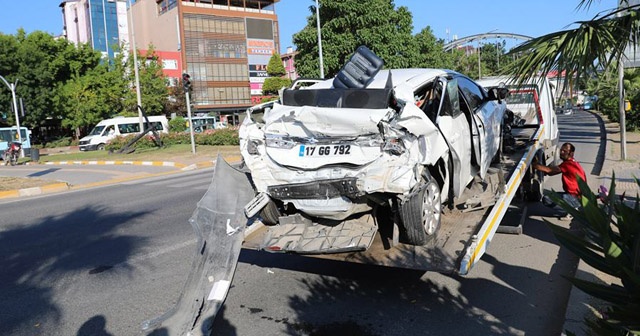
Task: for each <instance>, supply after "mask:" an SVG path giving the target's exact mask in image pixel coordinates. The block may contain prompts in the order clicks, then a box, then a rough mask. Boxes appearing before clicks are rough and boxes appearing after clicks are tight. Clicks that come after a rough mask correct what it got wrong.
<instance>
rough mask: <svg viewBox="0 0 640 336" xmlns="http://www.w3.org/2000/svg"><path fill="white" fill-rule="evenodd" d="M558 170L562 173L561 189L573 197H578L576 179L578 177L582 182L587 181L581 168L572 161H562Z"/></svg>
mask: <svg viewBox="0 0 640 336" xmlns="http://www.w3.org/2000/svg"><path fill="white" fill-rule="evenodd" d="M558 168H560V171H561V172H562V189H564V191H565V192H566V193H568V194H571V195H573V196H580V188H579V187H578V178H577V177H576V176H580V178H582V180H583V181H585V182H586V181H587V175H585V173H584V170H583V169H582V166H580V164H579V163H578V161H576V160H574V159H568V160H566V161H563V162H562V163H561V164H560V165H559V166H558Z"/></svg>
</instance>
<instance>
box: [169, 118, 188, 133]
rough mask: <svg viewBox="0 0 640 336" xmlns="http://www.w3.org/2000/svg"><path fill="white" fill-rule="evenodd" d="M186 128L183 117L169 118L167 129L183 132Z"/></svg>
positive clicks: (185, 121) (185, 120)
mask: <svg viewBox="0 0 640 336" xmlns="http://www.w3.org/2000/svg"><path fill="white" fill-rule="evenodd" d="M186 130H187V119H185V118H183V117H175V118H173V119H171V120H169V131H171V132H184V131H186Z"/></svg>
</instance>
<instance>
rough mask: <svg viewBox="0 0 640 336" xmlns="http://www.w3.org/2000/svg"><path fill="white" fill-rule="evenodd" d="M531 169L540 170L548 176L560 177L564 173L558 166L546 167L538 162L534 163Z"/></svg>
mask: <svg viewBox="0 0 640 336" xmlns="http://www.w3.org/2000/svg"><path fill="white" fill-rule="evenodd" d="M531 167H533V169H535V170H539V171H541V172H543V173H545V174H547V175H551V176H553V175H558V174H560V173H562V171H561V170H560V168H559V167H558V166H545V165H541V164H539V163H537V162H534V163H532V164H531Z"/></svg>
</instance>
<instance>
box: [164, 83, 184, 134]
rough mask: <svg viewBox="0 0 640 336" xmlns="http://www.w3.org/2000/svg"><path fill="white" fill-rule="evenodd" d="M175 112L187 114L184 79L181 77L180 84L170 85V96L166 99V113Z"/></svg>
mask: <svg viewBox="0 0 640 336" xmlns="http://www.w3.org/2000/svg"><path fill="white" fill-rule="evenodd" d="M174 113H175V115H176V116H179V117H185V116H186V115H187V99H186V96H185V93H184V87H183V84H182V79H180V83H178V85H174V86H170V87H169V96H168V97H167V99H166V100H165V101H164V114H165V115H168V116H170V115H172V114H174ZM185 128H186V126H185Z"/></svg>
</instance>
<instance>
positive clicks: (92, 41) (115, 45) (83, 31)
mask: <svg viewBox="0 0 640 336" xmlns="http://www.w3.org/2000/svg"><path fill="white" fill-rule="evenodd" d="M60 8H61V9H62V18H63V23H64V29H63V35H64V36H65V38H66V39H67V40H69V41H71V42H73V43H75V44H78V43H88V44H89V45H91V46H92V47H93V49H95V50H98V51H100V52H101V53H102V55H103V57H104V58H109V59H113V57H114V56H115V55H116V54H117V53H118V52H120V49H121V46H124V48H123V50H128V48H129V29H128V24H127V2H126V0H67V1H62V2H61V3H60Z"/></svg>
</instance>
